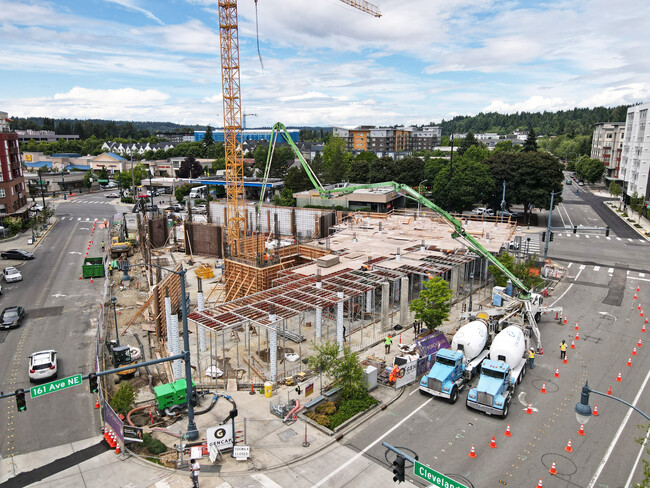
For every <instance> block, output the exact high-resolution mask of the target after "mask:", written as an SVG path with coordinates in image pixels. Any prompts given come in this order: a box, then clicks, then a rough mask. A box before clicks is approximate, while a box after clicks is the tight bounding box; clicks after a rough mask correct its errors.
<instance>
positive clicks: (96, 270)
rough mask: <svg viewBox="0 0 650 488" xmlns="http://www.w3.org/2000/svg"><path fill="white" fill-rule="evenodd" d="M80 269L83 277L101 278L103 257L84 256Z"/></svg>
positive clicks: (102, 274)
mask: <svg viewBox="0 0 650 488" xmlns="http://www.w3.org/2000/svg"><path fill="white" fill-rule="evenodd" d="M81 271H82V276H83V277H84V278H102V277H103V276H104V258H85V259H84V264H83V266H82V267H81Z"/></svg>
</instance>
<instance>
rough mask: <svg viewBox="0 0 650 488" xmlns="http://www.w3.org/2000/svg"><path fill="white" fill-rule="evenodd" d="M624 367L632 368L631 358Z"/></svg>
mask: <svg viewBox="0 0 650 488" xmlns="http://www.w3.org/2000/svg"><path fill="white" fill-rule="evenodd" d="M626 366H629V367H630V368H631V367H632V358H628V360H627V364H626Z"/></svg>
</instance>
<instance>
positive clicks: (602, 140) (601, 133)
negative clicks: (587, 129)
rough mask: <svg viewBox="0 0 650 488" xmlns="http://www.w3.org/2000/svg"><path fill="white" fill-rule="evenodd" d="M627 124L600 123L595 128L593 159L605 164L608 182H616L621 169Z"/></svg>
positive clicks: (592, 145) (592, 143)
mask: <svg viewBox="0 0 650 488" xmlns="http://www.w3.org/2000/svg"><path fill="white" fill-rule="evenodd" d="M624 136H625V122H600V123H598V124H596V125H595V126H594V134H593V138H592V142H591V158H592V159H599V160H601V161H602V162H603V163H605V167H606V168H607V174H606V175H605V178H607V179H608V180H616V179H618V177H619V172H620V169H621V156H622V154H623V140H624Z"/></svg>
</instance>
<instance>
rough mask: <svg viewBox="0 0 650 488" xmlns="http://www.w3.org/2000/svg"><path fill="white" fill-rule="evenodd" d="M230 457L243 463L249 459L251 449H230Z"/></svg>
mask: <svg viewBox="0 0 650 488" xmlns="http://www.w3.org/2000/svg"><path fill="white" fill-rule="evenodd" d="M232 457H234V458H236V459H237V461H245V460H246V459H248V458H249V457H251V448H250V446H235V447H233V448H232Z"/></svg>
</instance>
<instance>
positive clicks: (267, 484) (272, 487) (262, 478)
mask: <svg viewBox="0 0 650 488" xmlns="http://www.w3.org/2000/svg"><path fill="white" fill-rule="evenodd" d="M251 478H253V479H254V480H255V481H257V482H258V483H260V484H261V485H262V486H263V487H264V488H282V486H280V485H278V484H277V483H276V482H275V481H273V480H272V479H271V478H269V477H268V476H266V475H265V474H262V473H257V474H254V475H251Z"/></svg>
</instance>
